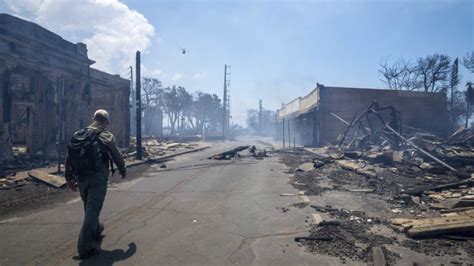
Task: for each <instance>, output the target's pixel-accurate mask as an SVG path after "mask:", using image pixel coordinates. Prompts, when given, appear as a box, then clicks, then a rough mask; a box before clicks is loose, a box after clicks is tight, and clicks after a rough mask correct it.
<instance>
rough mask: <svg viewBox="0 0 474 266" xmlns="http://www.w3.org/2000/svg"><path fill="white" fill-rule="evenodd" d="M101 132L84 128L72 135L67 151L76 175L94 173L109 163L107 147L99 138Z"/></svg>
mask: <svg viewBox="0 0 474 266" xmlns="http://www.w3.org/2000/svg"><path fill="white" fill-rule="evenodd" d="M101 132H102V131H101V130H95V129H93V128H84V129H81V130H79V131H76V132H75V133H74V135H73V136H72V138H71V142H70V143H69V145H68V146H67V153H68V158H69V161H70V165H71V170H72V173H73V175H74V176H78V177H79V176H84V175H87V174H92V173H94V172H96V171H100V169H102V167H103V166H104V165H107V163H108V160H109V158H110V157H109V154H108V151H107V148H106V147H105V145H104V144H103V143H102V142H101V141H100V139H99V135H100V133H101Z"/></svg>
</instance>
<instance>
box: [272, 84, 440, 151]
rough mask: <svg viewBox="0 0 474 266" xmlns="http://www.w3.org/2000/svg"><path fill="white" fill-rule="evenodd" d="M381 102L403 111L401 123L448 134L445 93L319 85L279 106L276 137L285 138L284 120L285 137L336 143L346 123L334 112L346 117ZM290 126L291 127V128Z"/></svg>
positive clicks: (305, 142)
mask: <svg viewBox="0 0 474 266" xmlns="http://www.w3.org/2000/svg"><path fill="white" fill-rule="evenodd" d="M374 100H375V101H377V102H378V103H379V104H380V106H389V105H391V106H394V107H395V108H397V109H398V110H399V111H400V113H401V123H402V125H405V126H411V127H415V128H419V129H423V130H426V131H429V132H431V133H433V134H436V135H438V136H440V137H446V136H447V134H448V128H449V119H448V113H447V108H446V95H445V94H444V93H426V92H416V91H398V90H386V89H363V88H345V87H326V86H324V85H321V84H318V85H317V87H316V88H315V89H314V90H313V91H311V92H310V93H309V94H308V95H306V96H304V97H298V98H296V99H294V100H293V101H291V102H289V103H287V104H285V105H284V106H283V107H282V108H281V109H279V110H277V118H276V119H277V129H276V130H277V132H276V133H277V139H279V140H282V137H283V122H284V123H285V141H286V142H287V143H288V141H290V140H291V143H293V139H294V140H295V141H296V143H298V144H300V145H304V146H322V145H325V144H328V143H334V142H335V141H336V139H337V137H338V135H339V134H341V133H342V132H343V130H344V128H345V125H344V124H343V123H341V121H339V120H338V119H336V118H335V117H334V116H333V115H331V113H333V114H336V115H338V116H340V117H341V118H343V119H344V120H346V121H351V120H352V119H353V117H354V115H355V114H356V113H358V112H361V111H363V110H364V109H366V108H367V107H368V106H369V105H370V104H371V103H372V102H373V101H374ZM288 127H289V129H290V130H289V131H288Z"/></svg>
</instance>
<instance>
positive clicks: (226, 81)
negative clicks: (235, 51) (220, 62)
mask: <svg viewBox="0 0 474 266" xmlns="http://www.w3.org/2000/svg"><path fill="white" fill-rule="evenodd" d="M227 69H230V66H228V65H224V98H223V101H224V103H223V118H222V141H225V139H226V135H227V131H228V130H229V115H230V108H229V99H230V98H229V94H228V87H230V79H228V78H227V76H230V72H227Z"/></svg>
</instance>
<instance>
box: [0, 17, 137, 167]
mask: <svg viewBox="0 0 474 266" xmlns="http://www.w3.org/2000/svg"><path fill="white" fill-rule="evenodd" d="M93 63H94V61H92V60H90V59H89V58H88V57H87V47H86V46H85V45H84V44H82V43H77V44H73V43H70V42H68V41H66V40H64V39H62V38H61V37H60V36H58V35H56V34H54V33H52V32H50V31H48V30H46V29H44V28H42V27H40V26H39V25H37V24H34V23H31V22H28V21H25V20H22V19H19V18H16V17H13V16H10V15H6V14H0V86H1V88H0V92H1V93H2V96H3V97H2V98H1V100H0V106H1V108H0V109H1V113H0V118H1V120H2V127H0V158H2V157H9V156H11V145H12V142H15V143H22V144H26V145H27V150H28V152H29V153H30V154H38V155H43V154H45V155H54V154H57V151H58V150H60V151H62V152H63V151H64V150H65V146H66V144H67V142H68V141H69V138H70V136H71V135H72V133H73V132H74V131H75V130H77V129H79V128H81V127H83V126H86V125H88V124H89V123H90V121H91V117H92V114H93V112H94V110H95V109H96V108H98V107H100V108H104V109H107V110H109V111H111V112H112V118H111V128H110V129H111V131H112V133H114V134H115V136H116V138H117V141H118V143H119V145H121V146H127V145H128V139H129V111H128V106H129V81H128V80H125V79H122V78H120V77H118V76H114V75H110V74H107V73H104V72H101V71H98V70H94V69H92V68H90V65H92V64H93ZM56 143H59V146H57V145H56Z"/></svg>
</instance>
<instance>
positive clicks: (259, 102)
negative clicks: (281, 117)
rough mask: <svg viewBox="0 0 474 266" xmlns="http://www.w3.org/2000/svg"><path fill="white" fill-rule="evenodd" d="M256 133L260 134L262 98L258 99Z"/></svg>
mask: <svg viewBox="0 0 474 266" xmlns="http://www.w3.org/2000/svg"><path fill="white" fill-rule="evenodd" d="M258 134H259V135H260V136H261V135H262V100H261V99H260V100H259V101H258Z"/></svg>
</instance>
